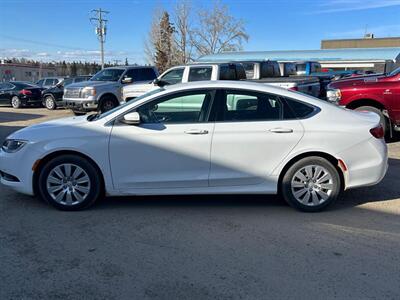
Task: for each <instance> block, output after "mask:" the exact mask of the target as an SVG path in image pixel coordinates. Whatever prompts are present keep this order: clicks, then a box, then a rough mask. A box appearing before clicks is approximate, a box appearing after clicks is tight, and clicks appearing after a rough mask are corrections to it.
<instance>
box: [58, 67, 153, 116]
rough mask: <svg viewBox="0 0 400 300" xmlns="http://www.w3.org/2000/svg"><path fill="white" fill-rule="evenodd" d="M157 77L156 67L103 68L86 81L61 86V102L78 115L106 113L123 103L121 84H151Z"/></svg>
mask: <svg viewBox="0 0 400 300" xmlns="http://www.w3.org/2000/svg"><path fill="white" fill-rule="evenodd" d="M157 76H158V71H157V69H156V68H154V67H150V66H142V67H141V66H119V67H111V68H105V69H103V70H101V71H99V72H98V73H97V74H95V75H94V76H93V77H92V78H91V79H90V80H89V81H85V82H79V83H73V84H70V85H68V86H67V87H66V88H65V89H64V96H63V101H64V102H65V106H66V107H67V108H70V109H71V110H72V111H73V112H74V113H75V114H77V115H79V114H84V113H86V112H89V111H95V110H98V111H101V112H105V111H108V110H110V109H113V108H114V107H116V106H118V105H119V104H121V103H123V102H124V101H123V100H122V93H121V88H122V86H123V85H125V84H143V83H150V82H152V81H153V80H154V79H155V78H157Z"/></svg>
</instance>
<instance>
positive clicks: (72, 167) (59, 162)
mask: <svg viewBox="0 0 400 300" xmlns="http://www.w3.org/2000/svg"><path fill="white" fill-rule="evenodd" d="M38 180H39V181H38V187H39V189H38V191H39V195H40V196H41V197H42V198H43V199H44V200H46V201H47V202H48V203H50V204H51V205H53V206H54V207H56V208H58V209H60V210H81V209H85V208H88V207H89V206H91V205H92V204H93V203H95V202H96V200H98V199H99V198H100V197H101V196H102V181H101V178H100V176H99V172H98V171H97V170H96V168H95V166H93V164H92V163H91V162H89V161H88V160H86V159H84V158H82V157H80V156H76V155H61V156H58V157H56V158H53V159H51V160H50V161H49V162H47V163H46V164H45V165H44V167H43V168H42V169H41V173H40V174H39V179H38Z"/></svg>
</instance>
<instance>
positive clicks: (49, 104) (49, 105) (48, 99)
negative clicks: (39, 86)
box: [44, 96, 57, 110]
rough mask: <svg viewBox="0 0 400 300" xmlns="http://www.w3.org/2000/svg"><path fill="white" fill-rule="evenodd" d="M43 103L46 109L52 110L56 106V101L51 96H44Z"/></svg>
mask: <svg viewBox="0 0 400 300" xmlns="http://www.w3.org/2000/svg"><path fill="white" fill-rule="evenodd" d="M44 105H45V106H46V108H47V109H48V110H54V109H56V108H57V104H56V101H55V100H54V98H53V97H52V96H46V98H45V99H44Z"/></svg>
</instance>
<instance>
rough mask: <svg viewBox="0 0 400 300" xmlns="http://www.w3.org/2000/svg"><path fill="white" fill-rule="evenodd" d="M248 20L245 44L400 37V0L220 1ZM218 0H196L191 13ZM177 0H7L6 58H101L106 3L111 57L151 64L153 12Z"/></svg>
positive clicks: (3, 9) (290, 45) (0, 1)
mask: <svg viewBox="0 0 400 300" xmlns="http://www.w3.org/2000/svg"><path fill="white" fill-rule="evenodd" d="M221 2H222V3H224V4H227V5H228V7H229V9H230V12H231V14H232V15H233V16H234V17H236V18H238V19H243V20H244V22H245V28H246V30H247V33H248V34H249V36H250V39H249V41H248V42H247V43H245V44H244V50H248V51H251V50H255V51H261V50H309V49H319V48H320V42H321V40H322V39H339V38H360V37H362V36H363V35H364V33H365V32H371V33H374V34H375V37H388V36H392V37H393V36H400V18H399V16H400V0H291V1H290V0H264V1H262V0H247V1H246V0H230V1H228V0H221ZM211 4H212V0H192V6H193V9H192V12H193V13H194V14H195V13H196V11H197V9H196V8H199V7H210V6H211ZM174 5H175V0H154V1H153V0H108V1H105V0H0V58H9V57H25V58H28V59H36V60H42V61H52V60H67V61H73V60H82V61H99V60H100V57H99V43H98V40H97V36H96V35H95V31H94V26H93V24H91V22H90V21H89V19H90V17H91V16H92V14H91V11H92V10H93V9H96V8H102V9H104V10H107V11H109V14H108V15H107V19H108V20H109V21H108V32H107V39H106V44H105V51H106V52H105V60H106V61H111V62H113V61H114V60H116V59H118V60H122V61H124V60H125V58H128V60H129V63H139V64H141V63H145V62H146V58H145V55H144V52H143V44H144V41H145V39H146V35H147V33H148V31H149V27H150V24H151V20H152V15H153V12H154V11H155V10H156V9H159V8H160V7H161V8H163V9H166V10H167V11H172V9H173V6H174Z"/></svg>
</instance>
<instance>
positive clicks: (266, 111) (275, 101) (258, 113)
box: [217, 90, 283, 122]
mask: <svg viewBox="0 0 400 300" xmlns="http://www.w3.org/2000/svg"><path fill="white" fill-rule="evenodd" d="M222 94H223V96H222V102H223V103H222V106H221V110H220V112H219V116H218V117H217V120H219V121H225V122H244V121H272V120H274V121H275V120H281V119H282V112H283V105H282V102H281V100H280V99H279V97H278V96H276V95H272V94H267V93H259V92H253V91H241V90H240V91H239V90H237V91H235V90H226V91H222Z"/></svg>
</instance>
